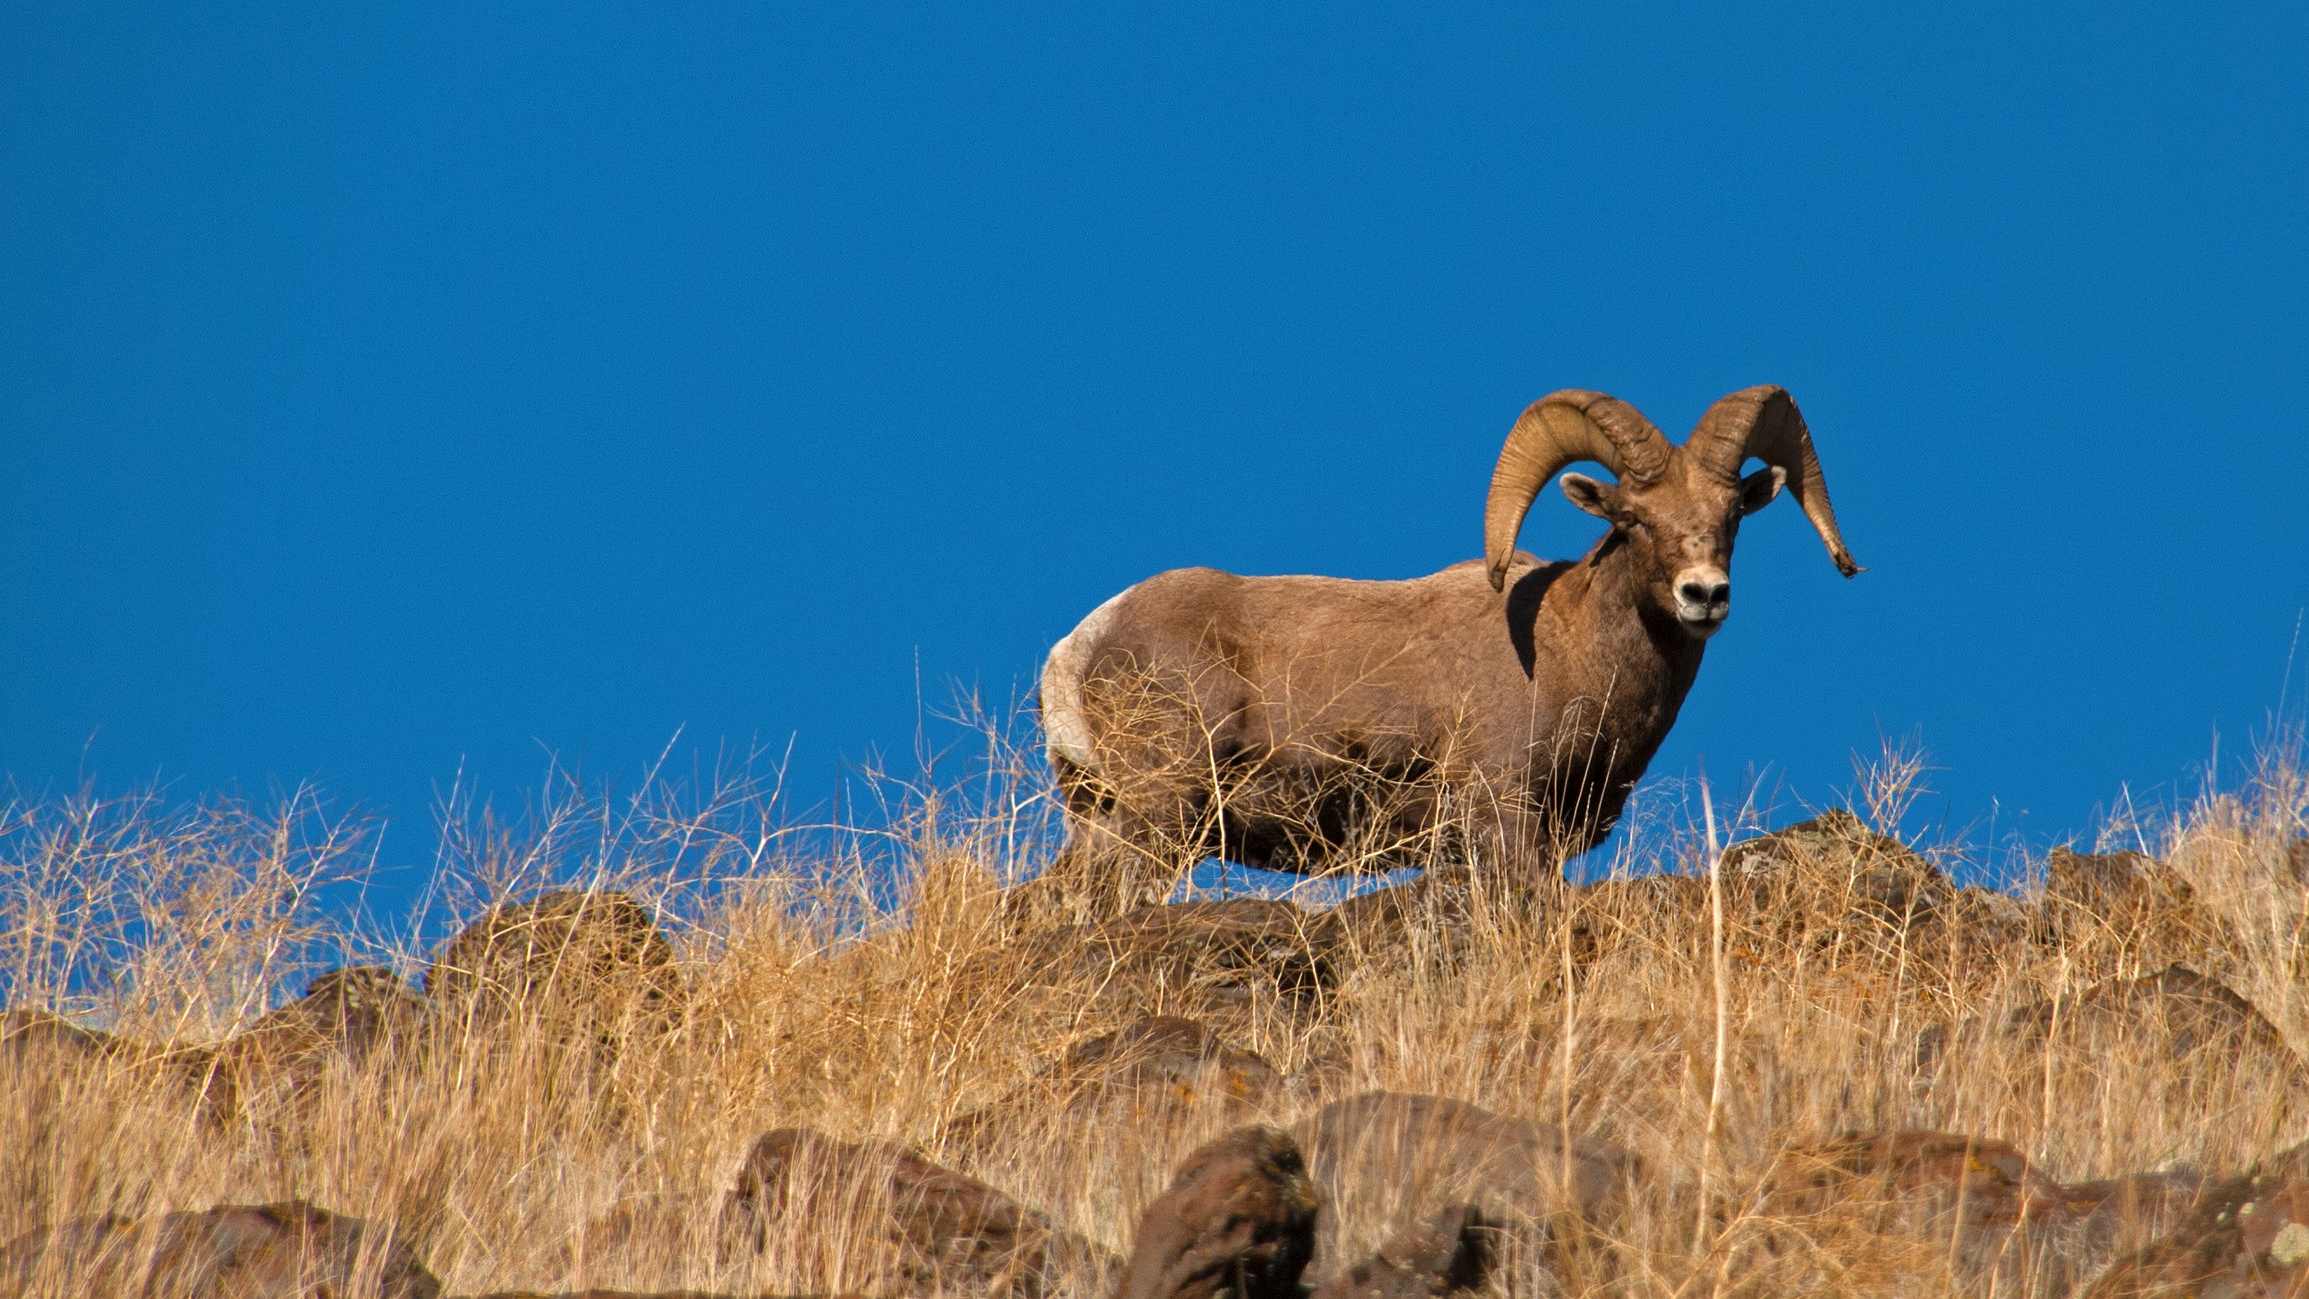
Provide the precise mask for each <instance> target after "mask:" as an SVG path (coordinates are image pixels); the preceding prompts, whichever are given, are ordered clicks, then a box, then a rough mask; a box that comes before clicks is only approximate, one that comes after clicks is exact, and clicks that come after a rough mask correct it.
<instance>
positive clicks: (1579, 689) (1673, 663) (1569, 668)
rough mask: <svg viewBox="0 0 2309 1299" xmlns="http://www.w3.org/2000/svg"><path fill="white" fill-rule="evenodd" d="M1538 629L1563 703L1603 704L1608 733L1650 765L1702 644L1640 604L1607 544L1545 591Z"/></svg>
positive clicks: (1630, 571)
mask: <svg viewBox="0 0 2309 1299" xmlns="http://www.w3.org/2000/svg"><path fill="white" fill-rule="evenodd" d="M1539 624H1540V625H1539V627H1538V628H1537V635H1536V636H1535V638H1534V639H1536V640H1538V641H1539V642H1540V643H1542V644H1552V645H1553V646H1554V648H1555V650H1556V653H1557V660H1556V661H1557V662H1559V663H1561V664H1562V665H1563V667H1564V669H1565V679H1564V683H1563V684H1564V698H1565V699H1566V701H1567V702H1568V701H1569V700H1570V699H1572V698H1584V699H1588V700H1592V701H1596V702H1598V703H1601V704H1603V706H1604V709H1605V714H1606V716H1607V718H1608V719H1609V720H1608V721H1607V722H1606V726H1607V728H1608V730H1609V731H1610V733H1612V734H1614V735H1616V736H1620V737H1624V738H1625V739H1626V740H1627V741H1628V742H1629V743H1631V744H1633V745H1635V746H1637V747H1638V748H1640V750H1641V757H1640V759H1639V761H1640V762H1649V761H1650V759H1651V754H1652V751H1653V750H1654V749H1656V748H1657V747H1658V744H1659V741H1660V740H1661V739H1663V738H1665V736H1666V735H1667V731H1668V728H1669V727H1670V726H1672V725H1674V723H1675V720H1676V713H1677V710H1679V709H1680V708H1681V707H1682V706H1683V702H1684V696H1685V695H1686V694H1688V693H1690V691H1691V688H1692V682H1693V680H1694V679H1695V678H1696V677H1697V676H1698V675H1699V671H1700V659H1701V657H1702V656H1703V655H1704V654H1705V653H1706V652H1707V644H1706V642H1704V641H1699V640H1695V639H1693V638H1692V637H1690V636H1688V635H1686V634H1684V631H1683V629H1682V628H1681V627H1679V626H1678V625H1677V624H1676V620H1675V617H1674V616H1673V615H1672V614H1670V613H1668V612H1667V611H1666V610H1664V609H1661V608H1659V607H1657V606H1656V605H1655V604H1654V603H1653V602H1652V601H1651V600H1650V599H1648V598H1647V595H1646V592H1645V590H1644V584H1643V582H1642V581H1641V579H1640V578H1639V576H1638V574H1637V571H1636V565H1635V562H1634V560H1633V558H1632V556H1631V554H1630V551H1629V549H1628V547H1627V545H1626V544H1624V543H1623V542H1621V541H1619V540H1618V539H1616V538H1609V537H1607V538H1606V539H1605V540H1604V541H1602V542H1599V543H1598V545H1597V549H1596V550H1595V551H1591V552H1590V553H1589V555H1588V557H1587V558H1586V559H1585V560H1583V561H1581V563H1580V564H1579V566H1578V567H1577V568H1575V569H1574V570H1572V571H1571V572H1570V573H1567V574H1565V575H1564V577H1563V579H1562V580H1560V581H1558V582H1557V583H1556V584H1555V589H1553V590H1551V591H1549V592H1548V596H1547V598H1546V599H1544V600H1543V601H1541V603H1540V608H1539ZM1631 756H1633V755H1631Z"/></svg>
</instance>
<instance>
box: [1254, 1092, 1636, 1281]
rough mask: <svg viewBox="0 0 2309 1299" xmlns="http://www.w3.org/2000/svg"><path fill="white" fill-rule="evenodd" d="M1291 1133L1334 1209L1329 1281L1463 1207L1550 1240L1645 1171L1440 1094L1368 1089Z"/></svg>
mask: <svg viewBox="0 0 2309 1299" xmlns="http://www.w3.org/2000/svg"><path fill="white" fill-rule="evenodd" d="M1291 1131H1292V1135H1293V1136H1294V1137H1295V1138H1296V1139H1297V1140H1298V1142H1299V1146H1300V1148H1301V1149H1303V1150H1304V1151H1306V1155H1307V1166H1308V1169H1309V1171H1310V1174H1311V1175H1312V1176H1313V1178H1314V1181H1315V1187H1316V1191H1317V1193H1318V1194H1319V1195H1321V1196H1322V1197H1323V1201H1324V1203H1325V1205H1326V1206H1328V1208H1327V1210H1326V1212H1325V1213H1324V1214H1323V1222H1322V1224H1321V1225H1320V1228H1319V1231H1318V1239H1317V1241H1316V1247H1315V1262H1314V1270H1315V1273H1316V1277H1317V1280H1318V1282H1319V1283H1320V1282H1322V1281H1324V1280H1327V1279H1328V1278H1329V1276H1330V1275H1331V1274H1332V1273H1333V1272H1334V1271H1336V1270H1337V1269H1338V1268H1339V1267H1341V1266H1343V1265H1344V1264H1345V1262H1346V1260H1348V1259H1350V1258H1355V1257H1361V1256H1362V1255H1363V1254H1364V1253H1366V1252H1367V1251H1369V1250H1371V1249H1372V1248H1373V1247H1374V1246H1376V1245H1378V1243H1379V1242H1381V1241H1383V1240H1387V1239H1389V1238H1392V1237H1395V1236H1398V1235H1400V1234H1401V1233H1402V1232H1404V1231H1406V1230H1408V1229H1410V1228H1411V1227H1412V1225H1413V1224H1415V1223H1418V1222H1422V1221H1425V1220H1428V1219H1430V1218H1432V1217H1433V1216H1434V1215H1435V1214H1437V1213H1439V1212H1441V1211H1442V1210H1444V1209H1445V1208H1448V1207H1450V1206H1452V1205H1456V1204H1471V1205H1473V1206H1475V1209H1476V1211H1477V1212H1479V1213H1480V1214H1482V1215H1483V1217H1484V1219H1485V1220H1486V1221H1488V1222H1497V1223H1501V1224H1504V1225H1505V1226H1506V1227H1507V1228H1508V1229H1509V1230H1510V1231H1511V1232H1514V1233H1518V1234H1520V1236H1522V1237H1523V1238H1525V1239H1526V1240H1528V1241H1529V1242H1531V1243H1534V1244H1538V1243H1542V1242H1544V1240H1545V1238H1546V1229H1547V1228H1548V1226H1549V1224H1550V1223H1551V1222H1552V1221H1553V1220H1554V1219H1556V1218H1558V1217H1559V1216H1561V1215H1566V1214H1569V1215H1574V1216H1577V1217H1580V1218H1586V1219H1596V1218H1599V1217H1601V1216H1602V1215H1603V1214H1604V1212H1605V1211H1606V1210H1607V1209H1608V1208H1609V1207H1610V1206H1612V1205H1614V1204H1615V1203H1616V1202H1617V1200H1618V1198H1619V1196H1620V1194H1621V1192H1622V1189H1623V1187H1624V1185H1625V1183H1626V1180H1627V1178H1628V1177H1629V1176H1630V1175H1632V1173H1633V1172H1634V1169H1635V1160H1634V1159H1633V1158H1632V1157H1631V1156H1629V1155H1628V1154H1627V1153H1626V1152H1625V1151H1622V1150H1620V1149H1619V1148H1618V1147H1616V1146H1613V1145H1611V1144H1609V1143H1607V1142H1602V1141H1594V1140H1579V1141H1574V1142H1572V1143H1571V1145H1570V1146H1569V1147H1566V1146H1565V1144H1564V1142H1563V1140H1562V1137H1561V1134H1560V1133H1558V1132H1557V1131H1556V1130H1555V1129H1554V1128H1552V1127H1548V1126H1543V1125H1540V1124H1536V1123H1532V1122H1530V1121H1529V1120H1525V1119H1518V1118H1509V1117H1506V1116H1503V1115H1499V1114H1494V1113H1492V1112H1491V1111H1489V1110H1486V1109H1483V1108H1482V1107H1480V1106H1476V1105H1471V1104H1468V1103H1467V1102H1465V1101H1459V1100H1451V1099H1448V1098H1446V1097H1442V1096H1422V1095H1408V1094H1404V1093H1399V1092H1385V1091H1375V1092H1366V1093H1364V1094H1363V1095H1360V1096H1353V1097H1349V1098H1348V1099H1346V1100H1343V1101H1339V1102H1337V1103H1336V1104H1333V1105H1329V1106H1326V1107H1325V1108H1323V1109H1322V1110H1320V1111H1318V1112H1317V1113H1316V1114H1314V1115H1312V1116H1310V1117H1308V1118H1306V1119H1302V1120H1301V1121H1300V1122H1299V1123H1297V1124H1296V1125H1294V1126H1293V1128H1292V1130H1291Z"/></svg>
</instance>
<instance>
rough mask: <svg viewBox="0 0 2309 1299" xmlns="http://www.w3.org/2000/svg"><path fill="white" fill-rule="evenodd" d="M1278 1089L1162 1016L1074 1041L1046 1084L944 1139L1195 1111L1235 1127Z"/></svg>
mask: <svg viewBox="0 0 2309 1299" xmlns="http://www.w3.org/2000/svg"><path fill="white" fill-rule="evenodd" d="M1280 1082H1281V1075H1279V1074H1277V1073H1276V1072H1275V1070H1274V1068H1273V1066H1271V1065H1269V1064H1268V1063H1267V1062H1266V1061H1265V1060H1262V1059H1260V1058H1259V1057H1258V1056H1256V1055H1254V1054H1252V1053H1251V1052H1248V1051H1237V1050H1235V1049H1234V1048H1232V1047H1229V1046H1228V1045H1227V1044H1226V1043H1225V1042H1223V1041H1222V1040H1220V1038H1219V1036H1218V1034H1216V1033H1214V1032H1212V1031H1211V1030H1210V1029H1208V1028H1206V1027H1204V1026H1203V1025H1202V1024H1199V1023H1197V1022H1196V1021H1194V1020H1191V1019H1184V1018H1180V1017H1178V1016H1174V1015H1157V1016H1153V1017H1151V1018H1148V1019H1142V1020H1140V1021H1138V1022H1137V1023H1135V1024H1132V1025H1130V1026H1129V1027H1127V1028H1122V1029H1118V1030H1116V1031H1114V1032H1111V1033H1103V1034H1100V1035H1099V1036H1097V1037H1094V1038H1091V1039H1090V1040H1088V1041H1086V1042H1080V1043H1077V1044H1076V1045H1075V1046H1074V1047H1073V1048H1072V1049H1070V1050H1068V1051H1067V1053H1066V1055H1065V1056H1064V1057H1062V1058H1061V1059H1060V1060H1059V1062H1058V1063H1057V1064H1056V1065H1055V1066H1053V1067H1052V1068H1051V1069H1050V1070H1048V1071H1047V1072H1046V1073H1044V1074H1043V1075H1042V1076H1041V1077H1039V1078H1037V1079H1035V1080H1034V1081H1032V1082H1030V1083H1028V1084H1026V1085H1025V1086H1024V1087H1021V1088H1019V1089H1018V1090H1017V1091H1014V1092H1012V1093H1011V1094H1009V1095H1007V1096H1005V1097H1003V1098H1002V1099H1000V1100H998V1101H995V1102H993V1103H992V1104H990V1105H987V1106H985V1107H983V1108H981V1109H978V1110H974V1111H972V1112H970V1113H968V1114H965V1115H962V1116H961V1117H959V1118H957V1119H955V1120H954V1121H953V1122H952V1123H949V1124H948V1125H947V1126H946V1132H945V1137H946V1140H947V1141H949V1142H951V1143H957V1144H960V1145H963V1146H966V1147H969V1148H973V1149H982V1148H984V1147H986V1146H988V1145H990V1144H993V1143H996V1142H999V1141H1001V1140H1003V1139H1004V1138H1005V1137H1007V1136H1012V1135H1017V1134H1019V1133H1023V1132H1033V1133H1038V1134H1039V1133H1040V1132H1041V1131H1042V1130H1043V1129H1046V1128H1047V1127H1049V1126H1050V1125H1052V1124H1054V1123H1055V1124H1059V1125H1062V1126H1064V1127H1066V1128H1068V1129H1070V1130H1074V1131H1080V1130H1082V1129H1083V1128H1085V1127H1089V1126H1094V1125H1097V1124H1100V1123H1102V1122H1114V1123H1120V1124H1123V1125H1126V1126H1128V1127H1129V1128H1131V1129H1132V1130H1133V1131H1136V1132H1140V1133H1146V1132H1149V1131H1151V1130H1154V1129H1161V1128H1167V1127H1169V1126H1171V1125H1172V1124H1174V1123H1176V1122H1178V1121H1179V1120H1181V1119H1183V1118H1186V1117H1188V1116H1189V1115H1191V1114H1193V1113H1195V1112H1197V1111H1198V1110H1207V1111H1211V1112H1213V1113H1214V1114H1215V1115H1218V1116H1222V1117H1223V1119H1224V1120H1226V1121H1232V1122H1237V1123H1239V1122H1241V1121H1242V1120H1243V1119H1244V1118H1247V1117H1248V1116H1249V1112H1250V1111H1252V1110H1254V1109H1256V1108H1257V1107H1258V1106H1259V1104H1260V1103H1262V1102H1263V1101H1265V1100H1266V1099H1267V1097H1268V1096H1269V1095H1270V1094H1271V1093H1272V1092H1273V1091H1274V1090H1275V1089H1276V1087H1277V1086H1278V1085H1279V1084H1280Z"/></svg>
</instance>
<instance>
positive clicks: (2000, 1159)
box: [1750, 1130, 2077, 1294]
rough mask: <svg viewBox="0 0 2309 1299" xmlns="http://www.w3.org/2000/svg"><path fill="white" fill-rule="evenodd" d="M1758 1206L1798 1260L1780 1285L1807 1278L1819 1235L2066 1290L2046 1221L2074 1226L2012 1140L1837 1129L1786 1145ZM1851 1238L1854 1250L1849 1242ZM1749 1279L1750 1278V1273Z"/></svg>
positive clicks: (1772, 1243) (1774, 1242)
mask: <svg viewBox="0 0 2309 1299" xmlns="http://www.w3.org/2000/svg"><path fill="white" fill-rule="evenodd" d="M1756 1214H1757V1216H1758V1217H1760V1218H1762V1219H1764V1220H1766V1221H1770V1222H1771V1223H1772V1227H1771V1228H1770V1229H1769V1230H1768V1231H1767V1233H1766V1246H1767V1251H1768V1252H1769V1253H1772V1254H1785V1255H1787V1256H1788V1257H1789V1258H1790V1260H1791V1261H1797V1260H1800V1261H1801V1262H1802V1266H1803V1267H1804V1268H1805V1269H1806V1270H1805V1271H1803V1272H1801V1273H1800V1274H1798V1275H1782V1276H1778V1277H1776V1278H1775V1282H1776V1285H1777V1286H1778V1287H1780V1288H1790V1287H1807V1288H1808V1287H1809V1286H1810V1285H1812V1284H1814V1283H1816V1282H1817V1281H1818V1280H1820V1279H1821V1278H1820V1276H1819V1274H1818V1273H1816V1272H1814V1271H1811V1270H1809V1269H1810V1268H1812V1267H1814V1266H1815V1265H1814V1264H1812V1263H1811V1261H1810V1260H1811V1256H1812V1255H1813V1254H1814V1253H1815V1252H1816V1250H1817V1248H1818V1247H1817V1246H1814V1245H1810V1244H1807V1243H1805V1242H1810V1241H1821V1240H1830V1241H1841V1242H1846V1244H1845V1246H1844V1251H1843V1252H1844V1253H1845V1255H1846V1259H1847V1263H1850V1262H1853V1261H1856V1260H1857V1259H1858V1258H1862V1257H1867V1258H1873V1259H1875V1260H1876V1262H1877V1263H1878V1264H1880V1265H1891V1266H1900V1264H1897V1263H1889V1264H1888V1263H1887V1260H1895V1259H1900V1258H1902V1257H1904V1255H1903V1254H1902V1252H1900V1251H1899V1250H1897V1249H1888V1248H1886V1246H1884V1245H1879V1244H1876V1243H1874V1242H1898V1243H1899V1244H1900V1245H1903V1246H1906V1247H1907V1253H1906V1255H1905V1257H1906V1258H1907V1259H1908V1260H1909V1261H1908V1263H1907V1264H1906V1265H1907V1266H1910V1267H1913V1266H1917V1265H1919V1264H1921V1263H1922V1262H1923V1260H1925V1259H1927V1258H1929V1259H1931V1260H1932V1262H1931V1264H1930V1265H1931V1266H1934V1267H1950V1266H1952V1267H1953V1269H1954V1271H1955V1273H1956V1275H1955V1277H1954V1278H1952V1279H1953V1280H1956V1281H1958V1282H1960V1283H1964V1284H1970V1283H1974V1282H1977V1281H1978V1280H1980V1279H1981V1278H1982V1277H1984V1276H1991V1277H2001V1278H2005V1279H2007V1280H2010V1279H2013V1278H2019V1279H2020V1289H2019V1293H2026V1294H2065V1293H2066V1292H2067V1291H2068V1289H2069V1287H2070V1286H2071V1284H2073V1279H2074V1277H2073V1268H2072V1266H2071V1264H2070V1263H2069V1262H2068V1261H2067V1260H2066V1259H2065V1258H2064V1257H2062V1256H2061V1255H2060V1254H2059V1253H2057V1251H2056V1250H2055V1249H2054V1248H2053V1246H2052V1244H2051V1242H2050V1237H2049V1234H2048V1233H2050V1232H2052V1231H2054V1230H2056V1229H2058V1228H2061V1227H2065V1226H2072V1225H2073V1223H2074V1221H2075V1219H2076V1216H2077V1215H2075V1214H2074V1213H2072V1212H2071V1210H2070V1208H2069V1206H2068V1204H2067V1202H2066V1200H2065V1199H2064V1197H2063V1195H2062V1191H2061V1187H2060V1186H2059V1184H2058V1183H2055V1182H2053V1181H2052V1180H2051V1179H2049V1178H2046V1177H2044V1176H2042V1175H2040V1174H2039V1173H2037V1172H2036V1171H2035V1170H2034V1169H2033V1168H2031V1167H2030V1166H2029V1161H2028V1159H2027V1157H2026V1156H2024V1155H2022V1154H2021V1152H2020V1151H2019V1150H2018V1149H2016V1148H2014V1147H2013V1146H2012V1145H2011V1144H2010V1143H2008V1142H2003V1141H1996V1140H1992V1139H1989V1138H1985V1137H1975V1136H1970V1135H1966V1134H1963V1133H1951V1132H1930V1131H1917V1130H1902V1131H1888V1132H1870V1133H1861V1134H1856V1135H1853V1136H1847V1137H1839V1138H1837V1139H1835V1140H1832V1141H1826V1142H1821V1143H1819V1144H1817V1145H1812V1146H1806V1147H1801V1148H1799V1149H1795V1150H1791V1151H1788V1152H1787V1153H1785V1154H1783V1155H1782V1156H1781V1157H1780V1158H1779V1160H1778V1161H1777V1162H1776V1163H1775V1165H1774V1167H1773V1169H1772V1172H1771V1174H1770V1175H1769V1177H1768V1178H1767V1179H1766V1182H1765V1190H1764V1193H1763V1195H1762V1197H1761V1198H1760V1201H1759V1203H1758V1206H1757V1210H1756ZM1855 1245H1857V1246H1858V1247H1859V1249H1858V1251H1857V1252H1855V1251H1854V1246H1855ZM1755 1280H1756V1279H1755V1278H1750V1281H1751V1284H1753V1283H1754V1281H1755Z"/></svg>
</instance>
